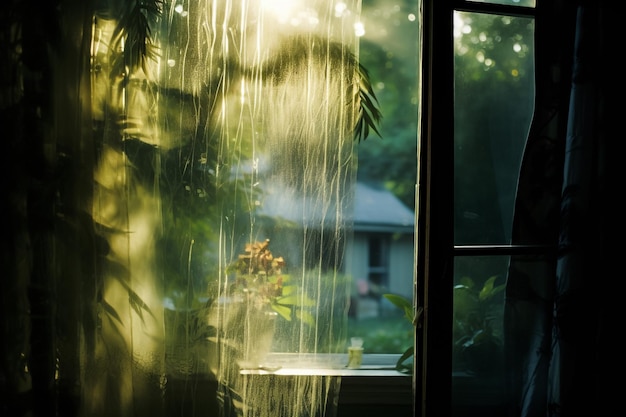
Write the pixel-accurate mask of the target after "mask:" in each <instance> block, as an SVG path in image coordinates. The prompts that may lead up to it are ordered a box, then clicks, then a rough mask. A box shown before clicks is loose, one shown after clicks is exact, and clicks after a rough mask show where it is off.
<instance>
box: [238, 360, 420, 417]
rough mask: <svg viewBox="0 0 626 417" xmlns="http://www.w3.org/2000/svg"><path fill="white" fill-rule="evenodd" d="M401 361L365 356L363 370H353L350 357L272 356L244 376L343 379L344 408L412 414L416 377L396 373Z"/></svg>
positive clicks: (342, 395)
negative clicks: (399, 409)
mask: <svg viewBox="0 0 626 417" xmlns="http://www.w3.org/2000/svg"><path fill="white" fill-rule="evenodd" d="M399 357H400V355H399V354H395V355H394V354H364V355H363V363H362V365H361V367H360V368H358V369H349V368H347V366H346V364H347V363H348V354H317V355H315V354H292V353H271V354H270V355H269V356H268V357H267V360H266V362H265V365H264V366H262V367H259V368H255V369H242V370H241V371H240V372H241V374H242V375H251V376H256V375H270V376H276V377H291V376H294V377H297V376H307V375H308V376H339V377H341V390H340V394H339V404H340V405H344V406H353V405H354V406H356V405H359V406H400V407H403V409H404V408H406V410H410V409H411V407H412V404H413V399H414V395H413V376H412V375H410V374H405V373H402V372H398V371H397V370H396V368H395V366H396V361H397V360H398V358H399ZM406 410H405V411H406Z"/></svg>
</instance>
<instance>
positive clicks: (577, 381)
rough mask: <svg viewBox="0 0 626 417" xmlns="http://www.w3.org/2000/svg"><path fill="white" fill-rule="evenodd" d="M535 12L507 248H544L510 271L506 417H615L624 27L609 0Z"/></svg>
mask: <svg viewBox="0 0 626 417" xmlns="http://www.w3.org/2000/svg"><path fill="white" fill-rule="evenodd" d="M537 3H538V16H537V20H536V32H535V33H536V38H535V42H536V102H535V118H534V120H533V123H532V126H531V129H530V132H529V137H528V144H527V148H526V150H525V154H524V159H523V163H522V169H521V173H520V182H519V185H518V194H517V200H516V207H515V218H514V232H513V242H512V243H513V244H529V245H543V246H545V247H546V248H548V249H546V251H545V252H544V253H534V254H531V255H519V256H514V257H512V259H511V263H510V268H509V276H508V281H507V291H506V305H505V335H506V337H505V344H506V358H507V388H508V393H509V404H510V416H515V417H518V416H523V417H534V416H543V417H545V416H550V417H553V416H585V417H596V416H598V417H599V416H617V415H626V399H625V398H624V395H623V393H624V392H625V382H624V381H625V380H626V378H625V376H626V374H625V372H626V358H625V353H626V351H625V350H624V348H623V344H622V343H623V342H622V340H623V331H624V328H625V326H624V319H625V315H624V308H623V306H624V301H623V297H624V294H626V293H625V291H624V290H625V289H626V284H625V283H626V279H625V278H626V277H625V276H624V272H623V270H622V268H621V265H620V255H621V254H620V253H618V251H620V247H621V245H620V238H621V232H620V231H621V230H624V229H623V217H624V215H623V214H622V213H621V210H620V201H621V197H622V196H621V193H622V189H623V179H624V174H623V171H622V170H620V169H619V168H618V163H617V158H618V156H619V149H618V144H619V143H620V142H622V141H623V138H624V127H623V126H622V121H623V120H624V116H625V115H624V108H625V107H626V106H624V104H623V100H624V97H625V96H624V87H623V85H624V77H623V75H624V70H623V68H624V67H623V66H622V64H621V63H620V62H621V61H622V59H623V57H622V54H623V45H622V43H623V40H624V33H623V25H624V22H623V17H622V15H620V12H619V10H617V9H615V3H611V2H608V1H589V2H567V1H553V2H549V1H545V0H544V1H541V0H539V1H538V2H537ZM549 248H558V250H557V251H553V250H550V249H549ZM620 252H621V251H620Z"/></svg>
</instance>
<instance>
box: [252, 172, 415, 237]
mask: <svg viewBox="0 0 626 417" xmlns="http://www.w3.org/2000/svg"><path fill="white" fill-rule="evenodd" d="M266 191H269V193H268V194H267V196H266V198H265V199H264V201H263V203H262V209H261V211H262V212H263V213H264V214H266V215H269V216H272V217H280V218H283V219H286V220H289V221H293V222H296V223H306V224H308V225H309V226H311V225H314V224H319V223H322V222H329V221H330V222H333V221H334V213H335V209H334V207H330V205H332V204H330V203H326V204H325V203H324V202H323V201H321V200H319V199H316V198H312V199H309V198H306V197H302V195H300V194H299V193H297V192H295V191H294V190H289V189H288V188H280V191H279V192H277V190H266ZM270 195H271V197H269V196H270ZM353 203H354V213H353V216H352V218H351V219H350V216H347V217H346V218H348V219H350V220H352V221H353V228H354V231H355V232H386V233H413V229H414V225H415V215H414V213H413V211H412V210H410V209H409V208H408V207H407V206H406V205H405V204H404V203H402V202H401V201H400V200H399V199H398V198H397V197H396V196H395V195H393V193H391V192H390V191H389V190H387V189H385V188H383V187H376V186H373V185H367V184H364V183H360V182H359V183H357V184H356V186H355V198H354V202H353Z"/></svg>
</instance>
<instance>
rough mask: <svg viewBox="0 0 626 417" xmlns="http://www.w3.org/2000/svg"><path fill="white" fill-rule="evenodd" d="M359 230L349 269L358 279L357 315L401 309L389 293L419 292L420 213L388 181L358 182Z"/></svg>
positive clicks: (348, 258) (349, 252)
mask: <svg viewBox="0 0 626 417" xmlns="http://www.w3.org/2000/svg"><path fill="white" fill-rule="evenodd" d="M354 203H355V204H354V207H355V209H354V217H353V220H354V235H353V240H352V242H350V244H349V246H348V248H347V251H346V262H345V267H346V270H345V271H344V272H345V273H346V274H347V275H350V276H352V277H353V279H354V283H355V287H354V290H353V296H352V302H353V308H352V309H351V314H353V315H355V316H356V317H357V318H365V317H372V316H377V315H381V314H385V312H386V311H387V310H388V309H395V308H396V307H394V306H392V305H391V303H388V302H387V301H386V300H385V299H384V298H383V297H382V294H384V293H393V294H398V295H402V296H404V297H407V298H409V299H412V298H413V282H414V280H413V277H414V271H415V268H414V263H413V262H414V226H415V213H414V211H413V210H411V209H409V208H408V207H407V206H406V205H405V204H404V203H402V202H401V201H400V200H399V199H398V198H397V197H396V196H395V195H393V193H391V192H390V191H389V190H387V189H385V188H383V187H377V186H374V185H368V184H365V183H357V184H356V193H355V202H354Z"/></svg>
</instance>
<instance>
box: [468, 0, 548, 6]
mask: <svg viewBox="0 0 626 417" xmlns="http://www.w3.org/2000/svg"><path fill="white" fill-rule="evenodd" d="M472 1H474V2H476V3H491V4H503V5H506V6H524V7H535V6H536V2H537V0H472Z"/></svg>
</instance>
